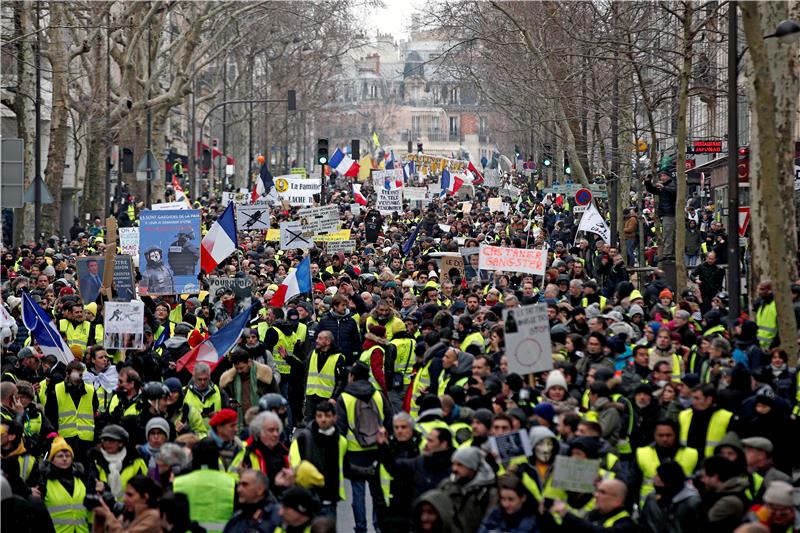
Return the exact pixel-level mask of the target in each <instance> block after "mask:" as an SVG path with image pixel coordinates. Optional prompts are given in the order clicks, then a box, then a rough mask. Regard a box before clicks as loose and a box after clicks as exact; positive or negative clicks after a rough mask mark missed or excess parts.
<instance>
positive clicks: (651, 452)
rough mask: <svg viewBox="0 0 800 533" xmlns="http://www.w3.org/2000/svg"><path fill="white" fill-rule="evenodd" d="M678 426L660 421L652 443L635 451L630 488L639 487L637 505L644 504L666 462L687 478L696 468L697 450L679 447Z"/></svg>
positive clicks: (669, 421) (667, 421)
mask: <svg viewBox="0 0 800 533" xmlns="http://www.w3.org/2000/svg"><path fill="white" fill-rule="evenodd" d="M678 430H679V428H678V424H677V423H675V422H674V421H673V420H666V419H665V420H660V421H659V422H658V423H657V424H656V428H655V432H654V434H653V437H654V439H653V443H652V444H650V445H649V446H642V447H640V448H637V449H636V461H635V463H634V465H635V466H634V468H633V476H634V480H635V482H634V483H631V486H632V487H636V486H641V489H640V490H639V505H640V506H641V505H643V504H644V500H645V498H647V495H648V494H650V493H651V492H653V490H654V488H653V483H654V481H655V478H656V474H657V472H656V471H657V470H658V467H659V466H660V465H662V464H664V463H665V462H667V461H675V462H676V463H678V464H679V465H680V466H681V468H682V469H683V473H684V474H685V475H686V476H687V477H689V476H691V475H692V473H693V472H694V469H695V467H697V457H698V454H697V450H695V449H694V448H687V447H686V446H681V445H680V443H679V442H678Z"/></svg>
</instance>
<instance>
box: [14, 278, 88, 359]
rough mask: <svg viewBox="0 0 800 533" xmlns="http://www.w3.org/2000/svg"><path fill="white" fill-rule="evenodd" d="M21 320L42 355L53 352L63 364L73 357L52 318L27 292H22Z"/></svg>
mask: <svg viewBox="0 0 800 533" xmlns="http://www.w3.org/2000/svg"><path fill="white" fill-rule="evenodd" d="M22 322H23V323H24V324H25V327H26V328H28V329H29V330H30V332H31V338H32V339H33V340H34V341H36V344H38V345H39V349H40V350H41V351H42V353H43V354H44V355H49V354H53V355H55V356H56V359H58V360H59V361H61V362H62V363H64V364H65V365H66V364H69V362H70V361H72V360H73V359H75V356H73V355H72V350H70V349H69V346H67V343H66V342H65V341H64V339H63V338H62V337H61V334H60V333H59V332H58V328H57V327H56V324H55V322H53V319H52V318H50V315H48V314H47V313H46V312H45V311H44V309H42V308H41V307H40V306H39V304H37V303H36V302H34V301H33V299H31V297H30V296H28V293H27V292H23V293H22Z"/></svg>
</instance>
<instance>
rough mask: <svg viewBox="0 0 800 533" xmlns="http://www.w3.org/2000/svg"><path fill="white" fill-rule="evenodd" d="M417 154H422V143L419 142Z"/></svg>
mask: <svg viewBox="0 0 800 533" xmlns="http://www.w3.org/2000/svg"><path fill="white" fill-rule="evenodd" d="M417 155H422V143H417Z"/></svg>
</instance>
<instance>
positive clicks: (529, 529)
mask: <svg viewBox="0 0 800 533" xmlns="http://www.w3.org/2000/svg"><path fill="white" fill-rule="evenodd" d="M498 531H503V532H504V533H538V531H539V527H538V525H537V523H536V517H535V516H533V515H532V514H530V513H526V512H525V510H524V508H523V509H521V510H520V511H519V512H516V513H514V514H513V515H507V514H506V513H505V512H504V511H503V508H502V507H500V506H499V505H498V506H497V507H495V508H494V509H492V511H491V512H490V513H489V516H487V517H486V519H484V521H483V523H482V524H481V527H480V529H479V530H478V533H496V532H498Z"/></svg>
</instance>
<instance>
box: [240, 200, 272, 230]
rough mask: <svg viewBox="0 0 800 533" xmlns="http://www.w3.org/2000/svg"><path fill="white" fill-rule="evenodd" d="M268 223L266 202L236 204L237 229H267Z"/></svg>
mask: <svg viewBox="0 0 800 533" xmlns="http://www.w3.org/2000/svg"><path fill="white" fill-rule="evenodd" d="M269 224H270V218H269V205H268V204H266V203H255V204H236V228H237V229H238V230H239V231H251V230H265V229H267V230H268V229H269Z"/></svg>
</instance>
